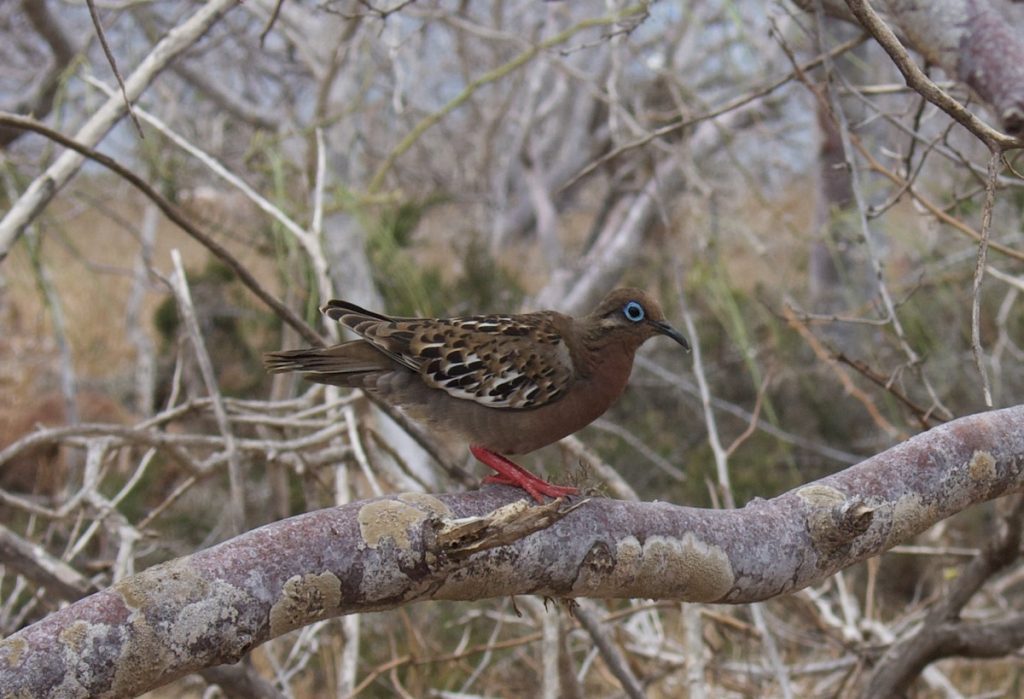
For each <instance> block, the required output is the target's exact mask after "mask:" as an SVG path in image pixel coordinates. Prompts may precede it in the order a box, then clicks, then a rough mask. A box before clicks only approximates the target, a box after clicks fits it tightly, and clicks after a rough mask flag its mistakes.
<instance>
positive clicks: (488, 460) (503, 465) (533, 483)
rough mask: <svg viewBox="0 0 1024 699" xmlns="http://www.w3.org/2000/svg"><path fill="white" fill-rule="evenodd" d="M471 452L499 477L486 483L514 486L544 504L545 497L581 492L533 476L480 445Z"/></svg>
mask: <svg viewBox="0 0 1024 699" xmlns="http://www.w3.org/2000/svg"><path fill="white" fill-rule="evenodd" d="M469 451H470V452H472V454H473V456H475V457H476V458H477V460H478V461H480V462H482V463H484V464H486V465H487V466H489V467H491V468H492V469H494V470H495V471H496V472H497V473H498V475H496V476H488V477H487V478H485V479H484V483H501V484H503V485H514V486H517V487H519V488H522V489H523V490H525V491H526V492H527V493H528V494H529V495H530V497H532V498H533V499H534V500H536V501H537V502H539V503H543V502H544V498H543V496H545V495H546V496H547V497H549V498H560V497H562V496H563V495H575V494H577V493H578V492H580V491H579V490H578V489H576V488H571V487H569V486H564V485H555V484H553V483H548V482H547V481H546V480H544V479H542V478H538V477H537V476H535V475H533V474H532V473H530V472H529V471H527V470H526V469H525V468H523V467H522V466H520V465H519V464H517V463H515V462H514V461H511V460H509V459H507V458H505V457H504V456H502V455H501V454H496V453H495V452H493V451H491V450H490V449H486V448H484V447H481V446H478V445H475V444H474V445H472V446H470V447H469Z"/></svg>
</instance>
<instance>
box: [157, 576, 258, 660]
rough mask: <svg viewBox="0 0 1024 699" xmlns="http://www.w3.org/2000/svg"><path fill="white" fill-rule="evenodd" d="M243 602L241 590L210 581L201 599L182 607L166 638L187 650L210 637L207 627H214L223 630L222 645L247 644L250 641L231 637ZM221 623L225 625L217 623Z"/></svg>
mask: <svg viewBox="0 0 1024 699" xmlns="http://www.w3.org/2000/svg"><path fill="white" fill-rule="evenodd" d="M244 602H245V594H244V593H243V591H242V590H240V589H239V588H237V587H235V586H234V585H229V584H227V583H225V582H223V581H220V580H213V581H211V582H210V583H209V584H208V585H207V587H206V590H205V595H204V596H203V597H202V598H201V599H197V600H196V601H195V602H192V603H190V604H186V605H184V606H183V607H182V608H181V611H180V612H178V615H177V617H175V619H174V623H173V624H172V625H171V626H170V628H169V629H168V636H169V638H170V640H171V641H172V642H173V643H174V645H175V646H177V647H188V646H190V645H191V644H193V643H195V642H196V641H198V640H200V639H201V638H203V637H204V636H209V635H210V631H209V629H210V626H211V625H212V624H216V625H217V626H218V627H219V628H221V629H222V630H223V634H224V636H222V643H223V644H224V645H227V646H237V645H246V644H247V643H248V642H249V641H250V639H248V638H242V639H239V638H232V637H231V636H233V635H234V634H235V633H236V628H237V627H236V623H237V621H238V608H239V606H240V605H241V604H243V603H244ZM222 621H226V622H228V623H227V624H219V623H218V622H222Z"/></svg>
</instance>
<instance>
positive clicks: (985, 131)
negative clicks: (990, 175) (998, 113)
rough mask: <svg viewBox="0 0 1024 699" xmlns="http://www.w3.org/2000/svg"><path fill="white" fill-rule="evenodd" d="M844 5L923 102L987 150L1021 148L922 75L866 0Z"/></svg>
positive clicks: (1016, 140)
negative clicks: (973, 136)
mask: <svg viewBox="0 0 1024 699" xmlns="http://www.w3.org/2000/svg"><path fill="white" fill-rule="evenodd" d="M846 5H847V6H848V7H849V8H850V11H851V12H852V13H853V14H854V16H855V17H856V18H857V20H858V21H859V22H860V24H861V26H862V27H864V29H866V30H867V31H868V33H869V34H871V36H873V37H874V38H875V41H877V42H878V43H879V44H880V45H881V46H882V48H883V49H885V52H886V53H888V54H889V56H890V57H891V58H892V60H893V63H895V64H896V67H897V68H898V69H899V71H900V73H902V74H903V77H904V78H905V79H906V81H907V85H909V86H910V87H912V88H914V89H915V90H917V92H918V93H919V94H920V95H921V96H922V97H924V98H925V99H926V100H928V101H929V102H931V103H932V104H934V105H935V106H936V107H938V108H939V109H941V110H942V111H944V112H946V113H947V114H949V116H951V117H952V118H954V119H956V121H958V122H960V124H962V125H963V126H964V128H966V129H967V130H968V131H970V132H971V133H973V134H974V135H975V136H977V137H978V138H979V139H981V141H982V142H983V143H984V144H985V145H987V146H988V147H989V148H990V149H992V150H996V151H999V152H1002V151H1006V150H1009V149H1011V148H1024V140H1022V139H1019V138H1013V137H1012V136H1008V135H1006V134H1004V133H1002V132H1001V131H997V130H996V129H994V128H992V127H991V126H989V125H988V124H986V123H985V122H983V121H982V120H981V119H979V118H978V117H976V116H974V114H972V113H971V112H970V111H969V110H968V109H967V107H965V106H963V105H962V104H960V103H959V102H958V101H957V100H956V99H954V98H953V96H952V95H950V94H949V93H948V92H946V91H945V90H943V89H942V88H941V87H939V86H938V85H936V84H935V83H934V82H933V81H932V79H931V78H929V77H928V76H927V75H925V73H924V71H923V70H921V69H920V68H919V67H918V65H917V63H915V62H914V59H912V58H911V57H910V54H909V53H908V52H907V50H906V49H905V48H904V47H903V44H901V43H900V40H899V38H897V36H896V35H895V34H894V33H893V31H892V30H891V29H889V26H888V25H887V24H886V23H885V22H884V21H883V20H882V18H881V17H879V16H878V14H877V13H876V12H875V11H874V10H873V9H872V8H871V4H870V3H869V2H868V1H867V0H846Z"/></svg>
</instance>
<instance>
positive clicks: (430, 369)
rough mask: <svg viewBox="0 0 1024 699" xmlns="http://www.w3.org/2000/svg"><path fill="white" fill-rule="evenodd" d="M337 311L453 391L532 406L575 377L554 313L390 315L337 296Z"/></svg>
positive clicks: (488, 402) (494, 403) (557, 394)
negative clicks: (412, 316) (338, 298)
mask: <svg viewBox="0 0 1024 699" xmlns="http://www.w3.org/2000/svg"><path fill="white" fill-rule="evenodd" d="M323 311H324V313H326V314H327V315H328V316H330V317H331V318H333V319H335V320H337V321H338V322H340V323H341V324H342V325H344V326H346V327H348V328H350V329H352V330H353V331H354V332H356V333H357V334H358V335H360V336H361V337H362V338H363V339H364V340H366V341H367V342H368V343H370V344H371V345H372V346H373V347H374V348H375V349H377V350H378V351H380V352H382V353H383V354H385V355H387V356H388V357H390V358H391V359H393V360H394V361H396V362H398V363H399V364H401V365H403V366H405V367H408V368H409V369H411V370H412V371H415V372H417V373H419V374H420V376H421V377H422V378H423V381H424V383H426V384H427V385H428V386H431V387H432V388H437V389H440V390H442V391H445V392H447V393H448V395H450V396H452V397H454V398H460V399H464V400H472V401H475V402H477V403H479V404H481V405H485V406H488V407H491V408H504V409H529V408H536V407H539V406H541V405H545V404H548V403H551V402H553V401H556V400H558V399H559V398H561V397H562V396H563V395H564V394H565V392H566V390H567V389H568V387H569V384H570V383H571V381H572V379H573V376H574V373H575V372H574V369H573V364H572V359H571V357H570V354H569V350H568V347H567V345H566V342H565V339H564V338H563V337H562V334H561V333H560V332H559V329H558V323H557V322H556V318H558V317H559V316H558V315H557V314H554V313H550V312H548V313H531V314H526V315H518V316H507V315H491V316H467V317H462V318H445V319H426V318H389V317H388V316H383V315H380V314H378V313H373V312H370V311H366V310H365V309H362V308H360V307H359V306H356V305H354V304H350V303H347V302H343V301H331V302H329V303H328V304H327V305H326V306H325V307H324V308H323Z"/></svg>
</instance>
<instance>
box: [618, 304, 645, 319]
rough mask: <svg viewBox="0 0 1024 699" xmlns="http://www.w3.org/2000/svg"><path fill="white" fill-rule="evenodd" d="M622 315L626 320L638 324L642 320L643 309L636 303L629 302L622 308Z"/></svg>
mask: <svg viewBox="0 0 1024 699" xmlns="http://www.w3.org/2000/svg"><path fill="white" fill-rule="evenodd" d="M622 315H624V316H626V320H629V321H632V322H634V323H639V322H640V321H641V320H643V319H644V307H643V306H641V305H640V304H639V303H637V302H636V301H630V302H629V303H627V304H626V305H625V306H623V307H622Z"/></svg>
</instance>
